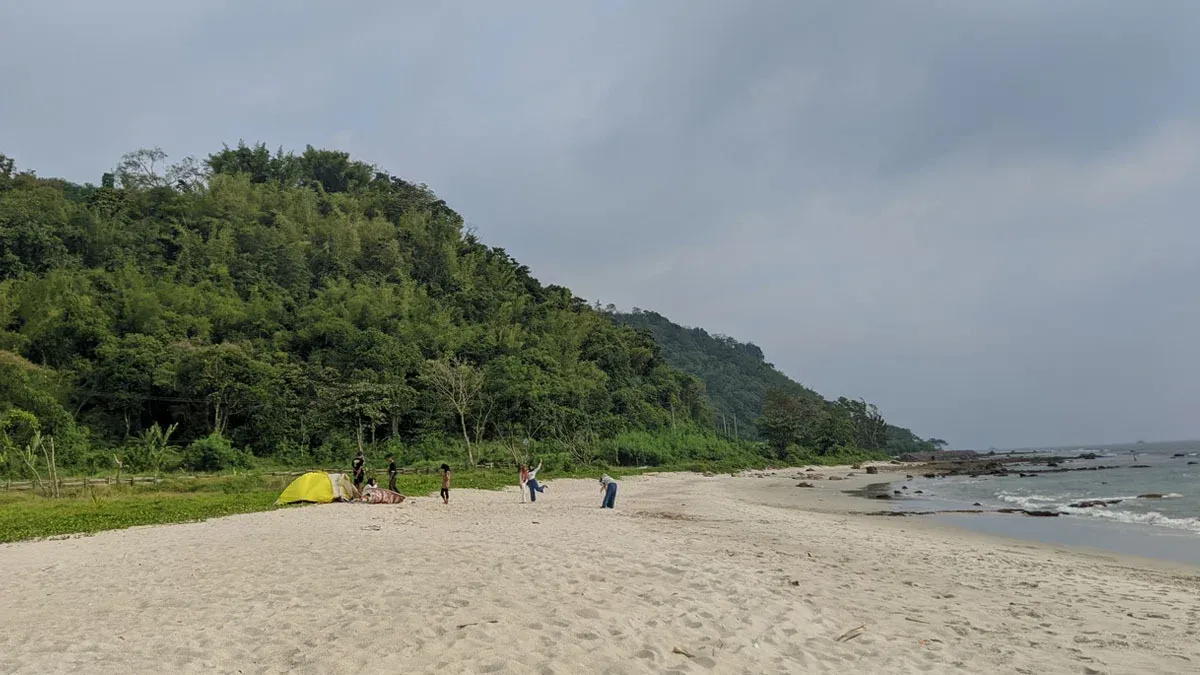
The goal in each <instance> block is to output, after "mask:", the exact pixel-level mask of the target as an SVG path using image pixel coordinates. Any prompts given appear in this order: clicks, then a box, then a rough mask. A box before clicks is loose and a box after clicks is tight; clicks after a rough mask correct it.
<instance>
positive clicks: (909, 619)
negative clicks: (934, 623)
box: [904, 616, 929, 626]
mask: <svg viewBox="0 0 1200 675" xmlns="http://www.w3.org/2000/svg"><path fill="white" fill-rule="evenodd" d="M904 620H905V621H911V622H913V623H923V624H925V625H926V626H928V625H929V622H928V621H922V620H920V619H914V618H912V617H911V616H906V617H904Z"/></svg>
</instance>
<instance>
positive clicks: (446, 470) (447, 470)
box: [442, 464, 450, 504]
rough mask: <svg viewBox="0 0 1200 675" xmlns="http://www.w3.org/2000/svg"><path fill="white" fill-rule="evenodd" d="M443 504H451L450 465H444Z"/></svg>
mask: <svg viewBox="0 0 1200 675" xmlns="http://www.w3.org/2000/svg"><path fill="white" fill-rule="evenodd" d="M442 503H443V504H449V503H450V465H449V464H443V465H442Z"/></svg>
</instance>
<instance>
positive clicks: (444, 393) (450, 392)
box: [421, 359, 484, 466]
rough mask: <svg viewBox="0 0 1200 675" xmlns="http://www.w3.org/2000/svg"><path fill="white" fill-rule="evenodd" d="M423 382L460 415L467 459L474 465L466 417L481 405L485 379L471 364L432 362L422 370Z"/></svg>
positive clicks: (473, 454)
mask: <svg viewBox="0 0 1200 675" xmlns="http://www.w3.org/2000/svg"><path fill="white" fill-rule="evenodd" d="M421 379H422V380H423V381H424V382H425V384H426V385H427V386H428V387H429V388H430V389H432V390H433V391H434V392H435V393H436V394H437V396H438V397H439V398H441V399H442V400H443V401H445V402H446V403H447V404H448V405H449V406H450V407H451V408H453V409H454V412H455V413H457V415H458V423H459V426H460V427H461V429H462V436H463V441H464V442H465V443H466V444H467V459H468V461H469V462H470V463H471V466H475V453H474V452H473V451H472V449H471V437H470V435H469V434H468V433H467V418H468V417H469V416H470V415H472V413H473V411H474V407H475V405H476V404H477V403H478V402H479V398H480V396H479V395H480V392H481V391H482V390H483V383H484V380H483V376H482V375H481V374H480V373H479V371H478V370H476V369H475V368H474V367H473V366H472V365H471V364H469V363H465V362H463V361H460V360H458V359H430V360H428V361H426V362H425V365H424V367H423V368H422V371H421Z"/></svg>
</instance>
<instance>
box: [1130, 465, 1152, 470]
mask: <svg viewBox="0 0 1200 675" xmlns="http://www.w3.org/2000/svg"><path fill="white" fill-rule="evenodd" d="M1129 468H1131V469H1149V468H1150V465H1149V464H1130V465H1129Z"/></svg>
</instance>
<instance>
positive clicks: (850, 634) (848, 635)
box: [833, 624, 867, 642]
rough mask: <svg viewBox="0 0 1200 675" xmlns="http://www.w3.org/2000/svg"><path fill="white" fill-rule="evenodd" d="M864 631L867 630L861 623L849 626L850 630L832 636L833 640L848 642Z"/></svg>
mask: <svg viewBox="0 0 1200 675" xmlns="http://www.w3.org/2000/svg"><path fill="white" fill-rule="evenodd" d="M865 632H867V625H866V624H863V625H861V626H855V627H854V628H851V629H850V630H848V631H846V632H845V633H842V634H841V635H839V636H837V637H836V638H834V639H833V641H834V642H849V641H851V640H853V639H854V638H856V637H858V636H860V635H862V634H863V633H865Z"/></svg>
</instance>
